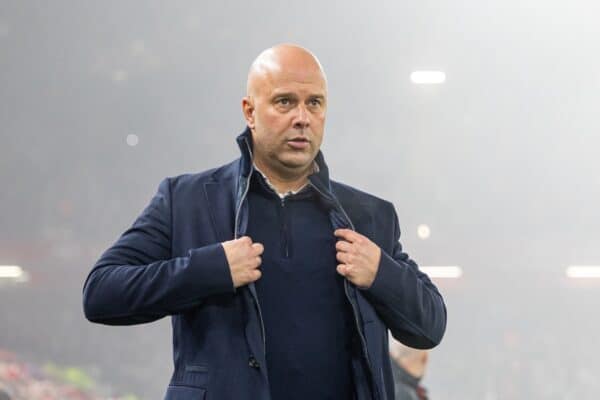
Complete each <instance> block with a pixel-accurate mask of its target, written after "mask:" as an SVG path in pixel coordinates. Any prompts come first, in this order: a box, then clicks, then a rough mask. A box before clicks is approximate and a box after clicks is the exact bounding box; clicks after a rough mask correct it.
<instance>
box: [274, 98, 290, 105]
mask: <svg viewBox="0 0 600 400" xmlns="http://www.w3.org/2000/svg"><path fill="white" fill-rule="evenodd" d="M277 104H281V105H282V106H289V105H290V99H289V98H287V97H281V98H279V99H277Z"/></svg>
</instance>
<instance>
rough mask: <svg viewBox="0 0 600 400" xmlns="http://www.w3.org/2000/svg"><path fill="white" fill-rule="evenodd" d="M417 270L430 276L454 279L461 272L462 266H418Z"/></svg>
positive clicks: (458, 276) (460, 274) (459, 275)
mask: <svg viewBox="0 0 600 400" xmlns="http://www.w3.org/2000/svg"><path fill="white" fill-rule="evenodd" d="M419 270H420V271H421V272H424V273H426V274H427V275H428V276H429V277H430V278H451V279H456V278H460V277H461V276H462V274H463V271H462V268H461V267H456V266H435V267H419Z"/></svg>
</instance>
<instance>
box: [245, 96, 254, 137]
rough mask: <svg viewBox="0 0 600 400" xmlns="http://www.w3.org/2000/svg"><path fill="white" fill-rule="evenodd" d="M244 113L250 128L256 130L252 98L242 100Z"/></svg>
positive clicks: (247, 97)
mask: <svg viewBox="0 0 600 400" xmlns="http://www.w3.org/2000/svg"><path fill="white" fill-rule="evenodd" d="M242 113H243V114H244V119H245V120H246V124H247V125H248V127H249V128H250V129H254V102H253V99H252V97H250V96H246V97H244V98H243V99H242Z"/></svg>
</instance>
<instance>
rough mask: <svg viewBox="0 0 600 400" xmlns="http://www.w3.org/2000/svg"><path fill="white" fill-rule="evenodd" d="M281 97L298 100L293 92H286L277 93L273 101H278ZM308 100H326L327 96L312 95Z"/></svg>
mask: <svg viewBox="0 0 600 400" xmlns="http://www.w3.org/2000/svg"><path fill="white" fill-rule="evenodd" d="M279 97H293V98H297V97H298V96H297V95H296V94H295V93H292V92H284V93H276V94H274V95H273V96H272V97H271V98H272V99H277V98H279ZM308 98H309V99H321V100H325V95H322V94H311V95H310V96H308Z"/></svg>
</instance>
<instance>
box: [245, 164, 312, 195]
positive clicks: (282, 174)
mask: <svg viewBox="0 0 600 400" xmlns="http://www.w3.org/2000/svg"><path fill="white" fill-rule="evenodd" d="M254 164H255V165H256V167H257V168H258V169H259V170H260V171H261V172H262V173H263V174H264V175H265V176H266V177H267V178H268V179H269V182H270V183H271V185H273V187H275V189H276V190H277V192H278V193H287V192H290V191H296V190H298V189H299V188H301V187H302V186H304V185H305V184H306V183H307V182H308V175H310V174H311V173H312V171H313V165H312V164H311V165H310V166H309V167H308V168H307V169H305V170H303V171H298V172H296V171H276V170H273V169H272V168H269V167H268V166H267V165H265V164H263V163H261V162H260V161H259V160H255V161H254Z"/></svg>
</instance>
